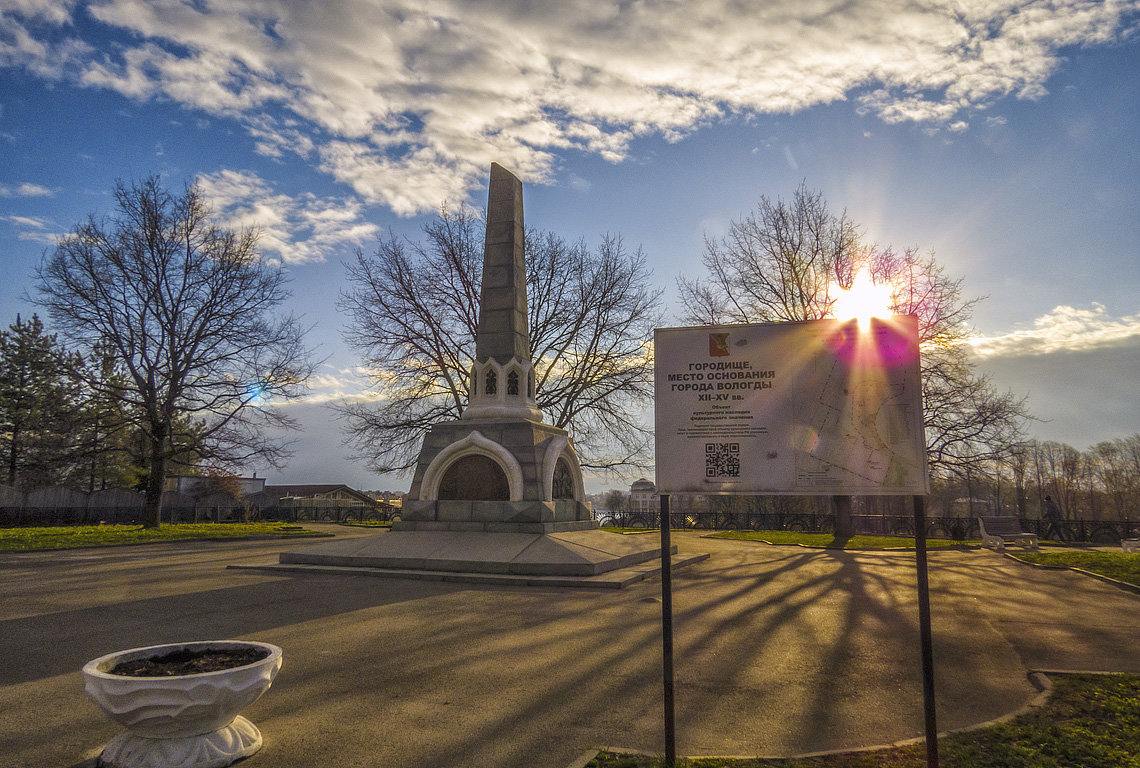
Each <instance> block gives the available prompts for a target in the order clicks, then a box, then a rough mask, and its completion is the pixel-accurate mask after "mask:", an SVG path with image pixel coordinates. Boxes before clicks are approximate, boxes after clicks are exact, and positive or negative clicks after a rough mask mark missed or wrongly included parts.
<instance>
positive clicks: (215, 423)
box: [36, 177, 312, 526]
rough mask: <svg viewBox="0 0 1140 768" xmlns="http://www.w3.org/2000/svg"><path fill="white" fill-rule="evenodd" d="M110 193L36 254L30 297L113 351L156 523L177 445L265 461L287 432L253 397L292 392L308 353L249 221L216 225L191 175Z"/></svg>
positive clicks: (211, 457)
mask: <svg viewBox="0 0 1140 768" xmlns="http://www.w3.org/2000/svg"><path fill="white" fill-rule="evenodd" d="M115 201H116V203H117V209H118V210H117V216H116V217H114V218H112V219H109V220H105V221H100V220H97V219H96V218H95V217H94V216H92V217H89V218H88V220H87V221H86V222H85V223H83V224H80V225H78V226H77V227H76V228H75V231H74V233H72V234H71V235H69V236H67V237H65V238H64V239H62V240H61V241H60V242H59V244H58V245H56V246H55V248H53V249H52V250H51V251H49V252H48V253H47V254H46V255H45V257H44V260H43V262H42V263H41V265H40V266H39V268H38V270H37V275H36V276H37V290H38V296H37V303H39V304H40V305H41V306H43V307H44V308H45V309H46V310H47V312H48V314H49V316H50V317H51V318H52V320H53V321H54V322H55V325H56V327H58V328H59V329H60V332H61V333H62V334H63V335H64V336H65V337H66V338H68V339H70V340H72V341H74V342H76V343H78V344H79V345H81V346H83V347H86V348H87V349H94V348H95V347H96V346H97V345H104V347H107V348H110V349H111V350H113V354H114V355H115V357H116V358H117V359H118V361H119V362H120V363H121V365H122V367H123V370H124V378H125V382H120V383H117V384H116V387H117V388H116V391H115V392H113V393H110V392H109V393H108V394H113V395H115V396H117V397H119V398H121V400H122V401H123V402H124V408H123V413H125V414H127V415H128V417H129V418H131V419H132V420H133V421H134V423H135V424H136V426H137V427H138V428H139V429H140V430H141V432H142V434H143V435H144V436H145V440H146V450H147V455H146V461H147V466H148V473H147V481H146V509H147V512H146V524H147V525H148V526H158V525H159V524H160V523H161V513H162V486H163V481H164V480H165V476H166V472H167V462H168V461H169V460H170V459H171V458H172V457H173V456H175V455H176V453H177V452H179V451H182V452H184V453H185V452H187V451H188V452H189V453H191V454H192V455H193V456H195V457H197V458H198V459H199V460H208V461H210V462H212V463H214V464H219V465H224V466H235V467H236V466H241V465H242V464H243V463H245V462H247V461H248V460H250V459H252V458H254V457H258V458H260V459H262V460H265V461H267V462H269V463H271V464H274V465H279V463H280V461H281V459H283V458H284V457H285V456H287V455H288V452H287V445H286V444H283V443H281V442H279V441H276V440H274V439H272V438H270V437H268V436H266V433H265V428H267V427H293V426H295V425H294V424H293V422H292V420H291V419H289V418H288V417H287V416H286V415H285V414H284V413H283V412H282V411H281V409H278V408H272V407H266V406H267V404H268V403H270V402H271V401H284V400H288V399H291V398H295V397H297V396H299V395H300V394H301V391H302V389H303V386H304V383H305V381H306V379H307V378H308V376H309V375H310V373H311V372H312V363H311V362H310V361H309V353H308V351H307V350H306V349H305V347H304V343H303V337H304V331H303V329H302V328H301V325H300V323H299V322H298V320H297V319H296V318H294V317H292V316H282V317H278V316H275V314H274V312H275V310H276V309H277V307H278V306H279V305H280V304H281V303H282V302H283V301H284V300H285V299H286V298H287V296H288V292H287V290H286V288H285V284H286V277H285V275H284V273H283V272H282V271H281V270H280V269H277V268H273V267H270V266H268V265H266V264H265V263H263V262H262V261H261V260H260V258H259V256H258V252H257V248H256V246H257V238H258V233H257V232H255V231H241V232H234V231H230V230H225V229H219V228H217V227H216V226H214V225H213V224H211V223H210V220H209V217H210V210H209V208H208V206H207V205H206V204H205V202H204V201H203V199H202V196H201V193H200V192H199V190H198V189H197V188H196V187H195V186H189V187H187V188H186V189H185V191H184V192H183V193H182V194H181V195H173V194H171V193H170V192H168V191H166V190H165V189H163V188H162V186H161V183H160V181H159V179H158V178H157V177H150V178H147V179H146V180H145V181H142V182H139V183H134V184H131V185H130V186H128V185H126V184H124V183H123V182H119V183H118V184H117V185H116V187H115ZM85 384H86V385H87V386H88V387H91V388H93V389H95V390H99V389H100V388H102V387H105V386H106V379H105V378H101V377H99V376H88V377H87V380H86V381H85Z"/></svg>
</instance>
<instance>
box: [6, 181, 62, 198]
mask: <svg viewBox="0 0 1140 768" xmlns="http://www.w3.org/2000/svg"><path fill="white" fill-rule="evenodd" d="M51 196H52V191H51V190H50V189H48V188H47V187H45V186H43V185H41V184H32V183H30V182H26V181H25V182H23V183H20V184H17V185H15V186H11V185H9V184H0V197H51Z"/></svg>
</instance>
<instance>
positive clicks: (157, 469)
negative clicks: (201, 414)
mask: <svg viewBox="0 0 1140 768" xmlns="http://www.w3.org/2000/svg"><path fill="white" fill-rule="evenodd" d="M155 431H156V432H157V433H158V434H157V435H156V436H155V438H154V439H152V440H151V443H150V476H149V477H147V481H146V511H145V513H144V515H143V526H144V527H146V528H158V527H160V526H161V525H162V486H163V484H164V483H165V482H166V453H165V451H164V447H165V446H164V443H165V442H166V441H165V440H164V439H163V438H162V436H161V435H163V434H164V432H163V431H162V430H155Z"/></svg>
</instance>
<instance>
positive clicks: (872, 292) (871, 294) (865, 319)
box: [831, 270, 894, 330]
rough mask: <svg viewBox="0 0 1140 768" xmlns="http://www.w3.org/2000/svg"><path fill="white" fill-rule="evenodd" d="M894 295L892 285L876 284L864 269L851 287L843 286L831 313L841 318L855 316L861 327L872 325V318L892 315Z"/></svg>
mask: <svg viewBox="0 0 1140 768" xmlns="http://www.w3.org/2000/svg"><path fill="white" fill-rule="evenodd" d="M891 305H892V297H891V286H890V285H875V282H874V281H873V280H872V279H871V275H870V274H868V273H867V271H866V270H862V271H860V272H859V274H858V275H856V276H855V279H854V280H853V281H852V282H851V287H850V288H841V289H840V290H839V296H838V297H836V299H835V303H834V304H833V305H832V307H831V313H832V315H834V316H835V317H836V318H838V319H839V320H850V319H852V318H854V319H855V320H858V321H859V328H860V329H861V330H867V329H869V328H870V327H871V318H873V317H890V316H891V315H892V314H894V313H893V312H892V311H891Z"/></svg>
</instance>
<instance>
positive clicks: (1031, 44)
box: [0, 0, 1140, 215]
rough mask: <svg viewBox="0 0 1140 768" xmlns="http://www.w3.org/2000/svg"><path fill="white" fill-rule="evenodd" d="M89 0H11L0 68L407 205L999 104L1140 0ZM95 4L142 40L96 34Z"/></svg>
mask: <svg viewBox="0 0 1140 768" xmlns="http://www.w3.org/2000/svg"><path fill="white" fill-rule="evenodd" d="M79 7H80V6H78V5H77V4H76V3H74V2H70V3H69V2H63V3H61V2H49V0H0V30H3V31H0V66H13V67H22V68H26V69H28V70H29V71H32V72H35V73H37V74H38V75H40V76H42V77H45V78H51V79H66V78H72V79H74V80H75V82H78V83H79V84H82V85H85V86H88V87H98V88H107V89H112V90H115V91H117V92H119V93H122V94H124V95H126V96H128V97H130V98H134V99H152V98H162V99H169V100H171V101H174V102H176V103H178V104H181V105H183V106H185V107H187V108H190V109H194V110H197V111H199V112H200V113H202V114H205V115H226V116H229V117H232V118H235V119H238V120H239V121H241V122H242V124H243V125H245V127H246V128H247V130H248V131H249V132H250V134H251V135H252V136H253V137H254V139H255V141H256V143H257V149H258V151H259V152H261V153H262V154H264V155H267V156H276V157H280V156H283V155H285V154H290V153H295V154H297V155H299V156H301V157H302V158H306V159H308V160H310V161H313V162H316V163H317V164H318V167H319V168H320V169H321V170H322V171H324V172H326V173H329V174H330V175H332V176H333V177H334V178H336V179H337V180H338V181H341V182H342V183H345V184H348V185H350V186H351V187H352V188H353V189H354V190H355V192H356V193H357V194H358V195H360V196H362V197H363V198H365V199H366V200H367V201H369V202H375V203H381V204H384V205H387V206H390V207H391V208H392V209H393V210H394V211H396V212H398V213H400V214H409V215H410V214H414V213H419V212H423V211H426V210H430V209H434V208H435V207H437V206H438V205H439V204H440V203H441V202H442V201H443V200H445V199H451V200H456V199H462V198H464V197H465V196H466V195H467V193H469V192H470V191H471V190H472V189H474V188H475V187H477V186H478V185H479V184H480V183H481V180H482V177H483V175H484V173H485V169H486V166H487V164H488V162H489V161H490V160H492V159H494V160H498V161H501V162H504V163H506V164H508V165H509V166H510V167H512V168H514V169H516V170H517V172H518V173H519V174H520V176H522V177H523V178H524V179H525V180H526V181H528V182H536V181H537V182H544V181H552V180H553V179H554V177H555V175H556V174H557V171H558V162H557V159H556V153H562V152H566V151H575V152H584V153H590V154H594V155H597V156H599V157H601V158H603V159H606V160H607V161H610V162H621V161H622V160H623V159H625V157H626V156H627V155H628V153H629V151H630V144H631V142H632V141H633V140H634V139H635V138H637V137H638V136H645V135H650V134H653V135H658V136H661V137H663V138H665V139H666V140H670V141H673V140H677V139H679V138H681V137H683V136H685V135H686V134H687V133H689V132H691V131H693V130H696V129H698V128H700V127H701V126H702V125H705V124H708V123H710V122H712V121H716V120H719V119H722V118H724V117H726V116H730V115H735V114H742V115H746V116H750V115H756V114H766V113H786V112H795V111H798V110H803V109H806V108H809V107H812V106H815V105H819V104H826V103H831V102H835V101H842V100H852V101H854V102H855V103H856V104H857V105H858V106H857V108H858V109H859V110H860V111H861V112H864V113H872V114H875V115H877V116H878V117H879V118H880V119H881V120H883V121H885V122H888V123H898V122H917V123H922V124H924V125H927V126H930V127H938V128H943V129H947V130H950V131H961V130H964V129H965V128H966V127H967V125H968V123H969V121H970V120H971V119H972V118H973V117H974V116H975V115H976V114H977V112H978V111H979V110H983V109H985V108H986V107H987V106H988V105H990V104H992V103H993V102H995V101H996V100H997V99H1000V98H1002V97H1005V96H1011V95H1012V96H1016V97H1018V98H1025V99H1039V98H1041V97H1043V96H1044V95H1045V94H1046V83H1047V81H1048V78H1049V77H1050V75H1051V74H1052V73H1053V72H1054V71H1055V69H1056V68H1057V67H1058V66H1059V63H1060V61H1061V51H1062V50H1063V49H1064V48H1065V47H1068V46H1074V45H1090V44H1102V43H1106V42H1110V41H1112V40H1114V39H1117V38H1119V37H1121V36H1123V35H1124V34H1126V31H1125V30H1124V26H1125V24H1126V21H1125V20H1126V19H1128V18H1130V17H1131V15H1132V14H1134V13H1135V12H1136V11H1137V10H1138V9H1140V0H1116V1H1114V2H1101V1H1100V0H1063V2H1056V3H1048V4H1040V3H1034V2H1028V0H967V1H966V2H960V3H953V4H947V3H945V2H940V1H939V0H925V1H924V2H913V3H908V4H899V3H897V2H894V0H866V1H865V2H859V3H847V4H840V5H834V6H829V7H827V8H826V12H825V13H824V12H821V10H824V9H822V8H821V7H819V6H818V4H816V3H811V2H805V3H774V4H773V3H745V4H740V3H738V2H736V1H735V0H705V1H704V2H701V3H678V2H675V1H673V0H643V2H638V3H629V4H615V3H611V2H605V1H604V0H566V2H560V3H533V4H532V3H518V2H502V3H475V2H470V1H469V0H431V1H430V2H426V3H425V2H422V1H421V0H414V1H413V0H340V1H339V2H335V3H287V2H283V0H231V1H230V2H226V3H210V4H205V3H183V2H174V1H173V0H163V1H161V2H156V1H155V0H100V1H99V2H95V3H92V4H90V5H85V6H83V8H84V10H83V11H80V10H78V8H79ZM81 12H85V13H90V15H91V16H92V17H93V18H94V19H96V20H97V21H98V22H100V23H102V24H103V25H106V26H107V27H110V28H114V29H115V30H117V31H119V32H126V33H128V34H129V35H131V36H132V37H131V38H130V39H131V40H132V41H133V42H129V43H125V44H120V45H116V47H114V48H111V47H109V46H107V45H106V44H103V43H102V42H101V41H99V40H94V39H89V38H82V37H80V35H81V34H83V32H82V31H81V30H80V28H79V27H77V26H73V25H71V19H72V18H73V17H74V15H75V14H78V13H81ZM83 29H84V30H86V29H90V25H89V24H88V25H84V26H83ZM100 45H101V46H102V50H100V49H98V48H97V46H100Z"/></svg>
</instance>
